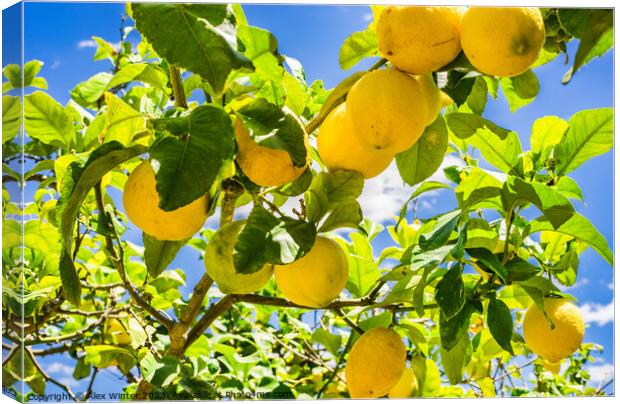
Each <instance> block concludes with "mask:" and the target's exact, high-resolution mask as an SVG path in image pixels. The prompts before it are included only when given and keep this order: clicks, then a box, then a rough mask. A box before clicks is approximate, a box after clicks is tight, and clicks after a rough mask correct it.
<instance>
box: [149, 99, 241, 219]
mask: <svg viewBox="0 0 620 404" xmlns="http://www.w3.org/2000/svg"><path fill="white" fill-rule="evenodd" d="M233 151H234V142H233V128H232V123H231V120H230V117H229V116H228V114H227V113H226V112H225V111H224V110H223V109H222V108H219V107H216V106H213V105H203V106H200V107H198V108H196V109H194V110H192V112H191V114H190V116H189V136H186V137H183V138H180V137H176V136H165V137H162V138H160V139H159V140H157V141H156V142H155V143H154V144H153V145H152V146H151V150H150V157H151V165H152V166H153V167H154V171H155V178H156V180H157V193H158V194H159V199H160V201H159V203H160V205H159V206H160V208H161V209H163V210H165V211H172V210H175V209H178V208H180V207H181V206H185V205H187V204H189V203H191V202H192V201H194V200H196V199H198V198H199V197H201V196H203V195H205V194H206V193H207V192H208V191H209V189H210V188H211V186H212V185H213V183H214V181H215V180H216V179H217V176H218V173H219V172H220V170H221V169H222V168H223V167H224V166H225V163H226V162H227V161H228V160H230V159H231V158H232V155H233ZM196 178H200V181H196Z"/></svg>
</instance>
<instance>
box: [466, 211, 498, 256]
mask: <svg viewBox="0 0 620 404" xmlns="http://www.w3.org/2000/svg"><path fill="white" fill-rule="evenodd" d="M497 239H498V234H497V232H496V231H495V229H493V228H492V227H491V225H489V222H487V221H486V220H483V219H480V218H477V217H474V218H471V219H469V220H468V221H467V243H466V244H465V248H486V249H487V250H491V251H493V249H494V248H495V246H496V245H497Z"/></svg>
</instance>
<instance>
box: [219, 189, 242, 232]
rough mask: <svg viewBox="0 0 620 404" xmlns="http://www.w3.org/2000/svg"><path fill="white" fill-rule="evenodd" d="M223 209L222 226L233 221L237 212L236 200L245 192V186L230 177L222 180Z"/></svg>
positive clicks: (221, 215) (221, 214)
mask: <svg viewBox="0 0 620 404" xmlns="http://www.w3.org/2000/svg"><path fill="white" fill-rule="evenodd" d="M222 192H223V193H224V197H223V198H222V208H221V209H222V210H221V212H220V227H222V226H224V225H225V224H227V223H230V222H232V220H233V216H234V214H235V201H236V200H237V198H239V197H240V196H241V195H242V194H243V187H242V186H241V184H239V183H238V182H237V181H235V180H233V179H231V178H228V179H226V180H224V181H222Z"/></svg>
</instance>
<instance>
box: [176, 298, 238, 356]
mask: <svg viewBox="0 0 620 404" xmlns="http://www.w3.org/2000/svg"><path fill="white" fill-rule="evenodd" d="M236 301H237V298H236V297H235V295H226V296H224V297H223V298H221V299H220V300H219V301H218V302H217V303H215V304H214V305H212V306H211V307H209V309H208V310H207V311H206V313H205V314H204V315H203V316H202V318H201V319H200V320H198V322H197V323H196V325H195V326H194V328H192V330H191V331H190V332H189V334H188V335H187V341H186V342H185V346H184V347H183V352H185V351H186V350H187V348H189V347H190V346H191V345H192V344H193V343H194V341H196V340H197V339H198V337H200V336H201V335H202V334H203V333H204V332H205V330H206V329H207V328H209V326H210V325H211V323H213V321H215V319H217V318H218V317H219V316H220V315H221V314H223V313H224V312H226V311H227V310H228V309H230V308H231V307H232V305H233V304H235V302H236Z"/></svg>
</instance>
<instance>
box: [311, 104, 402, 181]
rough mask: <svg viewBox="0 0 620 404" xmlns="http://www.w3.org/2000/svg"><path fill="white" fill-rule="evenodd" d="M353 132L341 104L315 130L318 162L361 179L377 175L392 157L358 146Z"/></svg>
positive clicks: (388, 154) (358, 143) (348, 117)
mask: <svg viewBox="0 0 620 404" xmlns="http://www.w3.org/2000/svg"><path fill="white" fill-rule="evenodd" d="M353 131H354V129H353V122H351V118H350V116H349V114H347V110H346V102H344V103H342V104H340V105H339V106H338V107H336V109H334V110H333V111H332V112H330V113H329V115H328V116H327V118H325V120H324V121H323V124H322V125H321V128H320V129H319V135H318V137H317V146H318V150H319V155H320V156H321V160H323V163H324V164H325V166H326V167H327V168H328V169H329V170H349V171H357V172H359V173H360V174H362V175H363V176H364V178H372V177H375V176H377V175H379V174H381V173H382V172H383V170H385V169H386V168H387V167H388V166H389V165H390V162H391V161H392V158H393V157H394V156H393V155H392V154H391V153H390V152H387V151H384V150H376V149H372V148H370V147H368V146H367V145H362V144H361V143H360V141H359V140H358V139H357V137H356V136H355V134H354V133H353Z"/></svg>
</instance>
